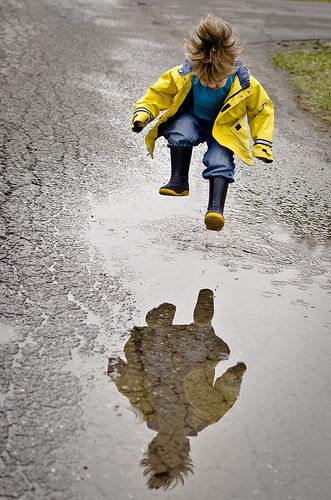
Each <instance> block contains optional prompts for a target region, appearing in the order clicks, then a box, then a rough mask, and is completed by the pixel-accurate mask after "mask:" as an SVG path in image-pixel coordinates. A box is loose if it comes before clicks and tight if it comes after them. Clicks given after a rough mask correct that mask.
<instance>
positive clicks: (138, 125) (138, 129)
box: [132, 121, 144, 132]
mask: <svg viewBox="0 0 331 500" xmlns="http://www.w3.org/2000/svg"><path fill="white" fill-rule="evenodd" d="M143 128H144V124H143V123H142V122H139V121H137V122H134V123H133V124H132V131H133V132H141V131H142V129H143Z"/></svg>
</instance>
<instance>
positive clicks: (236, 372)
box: [108, 325, 246, 436]
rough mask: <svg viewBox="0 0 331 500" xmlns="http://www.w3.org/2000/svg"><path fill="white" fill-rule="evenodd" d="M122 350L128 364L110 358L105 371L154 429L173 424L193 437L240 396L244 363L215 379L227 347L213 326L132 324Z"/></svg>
mask: <svg viewBox="0 0 331 500" xmlns="http://www.w3.org/2000/svg"><path fill="white" fill-rule="evenodd" d="M124 351H125V356H126V358H127V363H125V362H124V361H123V360H122V359H113V360H110V368H109V372H108V373H109V374H112V376H113V378H114V381H115V383H116V386H117V388H118V390H119V391H120V392H121V393H122V394H123V395H124V396H126V397H127V398H128V399H129V401H130V403H131V404H132V405H133V406H134V407H135V408H137V409H139V411H140V412H141V413H142V415H143V417H144V419H145V420H146V422H147V425H148V426H149V427H150V428H151V429H154V430H155V431H158V432H160V431H161V430H162V429H164V428H165V426H167V425H169V424H171V423H172V424H173V425H174V426H175V427H177V428H183V429H185V434H186V435H187V436H196V435H197V434H198V432H200V431H201V430H202V429H204V428H205V427H207V426H208V425H211V424H214V423H216V422H218V421H219V420H220V419H221V418H222V417H223V416H224V415H225V413H226V412H227V411H228V410H229V409H230V408H231V407H232V406H233V405H234V403H235V402H236V400H237V398H238V396H239V392H240V386H241V381H242V377H243V374H244V372H245V370H246V366H245V364H244V363H238V364H237V365H235V366H233V367H231V368H229V369H228V370H227V371H226V372H225V373H224V374H223V375H222V376H221V377H219V378H218V379H217V380H216V381H215V383H214V376H215V366H216V365H217V363H218V361H220V360H222V359H226V358H227V357H228V355H229V352H230V351H229V348H228V346H227V345H226V344H225V342H223V341H222V340H221V339H220V338H218V337H217V336H216V335H215V333H214V330H213V328H212V327H211V326H208V327H200V328H199V327H197V326H196V325H172V326H171V327H168V328H166V327H161V328H157V329H155V330H152V329H150V328H147V327H142V328H141V327H140V328H137V327H135V328H134V329H133V332H132V334H131V338H130V339H129V341H128V342H127V344H126V346H125V350H124Z"/></svg>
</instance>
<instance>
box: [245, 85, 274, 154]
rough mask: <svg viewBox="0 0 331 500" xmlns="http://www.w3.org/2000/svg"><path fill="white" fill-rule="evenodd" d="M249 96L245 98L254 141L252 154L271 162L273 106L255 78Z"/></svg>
mask: <svg viewBox="0 0 331 500" xmlns="http://www.w3.org/2000/svg"><path fill="white" fill-rule="evenodd" d="M255 84H256V85H255V86H254V89H253V92H252V94H251V96H250V97H249V98H248V99H247V100H246V108H247V118H248V124H249V128H250V131H251V136H252V139H253V141H254V144H253V156H255V157H256V158H258V159H260V160H263V161H265V162H266V163H271V162H272V161H273V156H272V135H273V129H274V107H273V104H272V101H271V99H270V97H269V96H268V94H267V93H266V91H265V90H264V88H263V87H262V85H261V84H260V83H259V82H258V81H257V80H255Z"/></svg>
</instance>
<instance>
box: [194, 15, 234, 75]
mask: <svg viewBox="0 0 331 500" xmlns="http://www.w3.org/2000/svg"><path fill="white" fill-rule="evenodd" d="M241 51H242V44H241V43H240V41H239V38H238V35H237V34H236V33H235V32H234V30H233V28H232V26H231V25H230V24H229V23H227V22H225V21H223V20H222V19H220V18H218V17H215V16H213V15H212V14H209V15H208V16H207V17H205V18H204V19H202V21H200V23H199V24H198V26H197V27H196V28H195V30H194V32H193V33H192V34H191V36H190V38H189V40H185V55H186V57H187V59H188V60H189V61H190V63H191V64H192V66H193V70H194V73H195V74H196V75H197V76H198V77H199V78H200V79H202V80H205V81H207V82H216V81H220V80H224V79H225V78H227V77H228V76H229V75H230V74H231V73H233V72H234V71H235V60H236V57H237V56H238V55H239V54H240V52H241Z"/></svg>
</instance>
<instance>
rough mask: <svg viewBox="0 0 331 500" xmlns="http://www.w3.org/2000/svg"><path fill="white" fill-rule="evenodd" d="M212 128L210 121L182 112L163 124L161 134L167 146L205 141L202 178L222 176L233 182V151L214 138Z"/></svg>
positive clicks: (195, 143)
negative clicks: (205, 149) (205, 148)
mask: <svg viewBox="0 0 331 500" xmlns="http://www.w3.org/2000/svg"><path fill="white" fill-rule="evenodd" d="M212 128H213V124H212V123H209V122H207V121H206V120H202V119H200V118H196V117H195V116H193V115H191V113H188V112H183V113H180V114H179V115H178V116H176V117H175V118H174V119H172V120H171V121H170V123H169V124H167V123H166V124H165V128H164V130H163V133H162V135H163V136H164V137H165V138H166V139H167V141H168V144H169V146H182V147H190V146H197V145H198V144H201V143H203V142H206V143H207V146H208V149H207V151H206V152H205V154H204V155H203V158H202V163H203V164H204V165H205V167H206V168H205V169H204V171H203V172H202V177H203V178H204V179H208V178H210V177H224V178H225V179H227V180H228V181H229V182H234V169H235V165H234V159H233V152H232V151H231V149H228V148H225V147H224V146H221V145H220V144H219V143H218V142H217V141H216V139H214V137H213V136H212V133H211V132H212Z"/></svg>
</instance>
